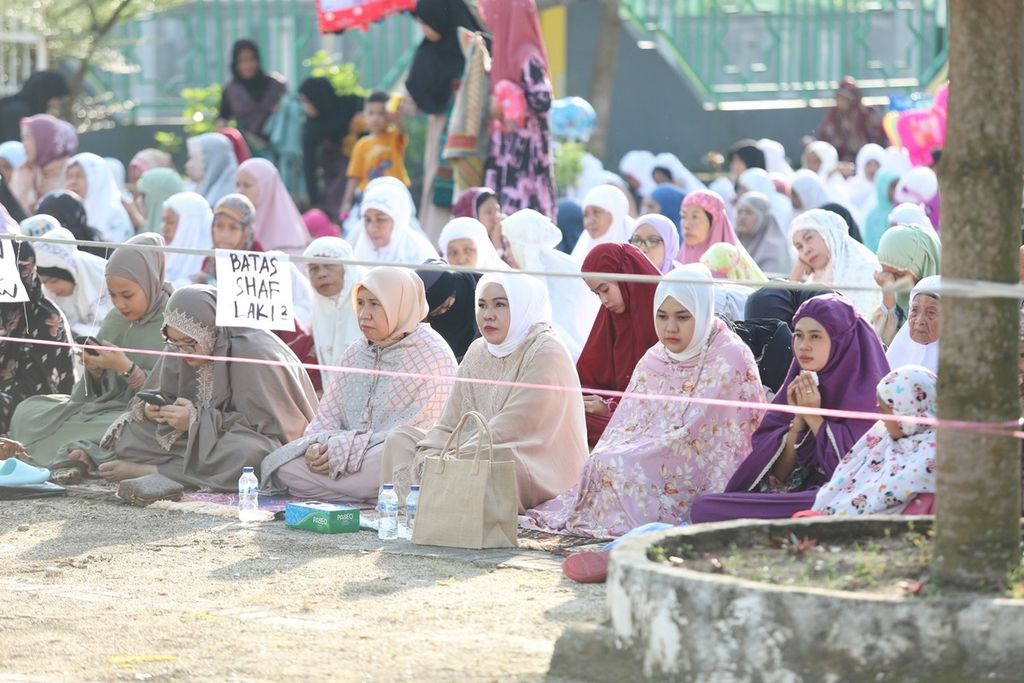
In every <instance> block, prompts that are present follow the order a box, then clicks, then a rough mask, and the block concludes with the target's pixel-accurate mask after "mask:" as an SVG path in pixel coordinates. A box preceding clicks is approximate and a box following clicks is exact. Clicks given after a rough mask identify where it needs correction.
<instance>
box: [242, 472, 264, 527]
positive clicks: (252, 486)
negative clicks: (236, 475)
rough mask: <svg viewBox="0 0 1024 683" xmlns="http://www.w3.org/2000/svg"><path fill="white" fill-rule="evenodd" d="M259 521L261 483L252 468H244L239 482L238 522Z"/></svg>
mask: <svg viewBox="0 0 1024 683" xmlns="http://www.w3.org/2000/svg"><path fill="white" fill-rule="evenodd" d="M259 519H260V482H259V480H258V479H257V478H256V473H255V472H253V471H252V468H251V467H243V468H242V477H241V478H240V479H239V480H238V521H240V522H258V521H259Z"/></svg>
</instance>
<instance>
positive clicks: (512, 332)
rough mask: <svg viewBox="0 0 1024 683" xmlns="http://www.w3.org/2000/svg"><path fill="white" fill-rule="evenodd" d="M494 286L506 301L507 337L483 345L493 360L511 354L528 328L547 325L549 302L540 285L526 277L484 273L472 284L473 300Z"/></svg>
mask: <svg viewBox="0 0 1024 683" xmlns="http://www.w3.org/2000/svg"><path fill="white" fill-rule="evenodd" d="M490 284H495V285H498V286H500V287H501V288H502V289H504V290H505V298H507V299H508V312H509V325H508V334H506V335H505V339H504V341H502V342H501V343H500V344H491V343H490V342H486V343H487V352H488V353H490V354H491V355H492V356H494V357H496V358H504V357H506V356H508V355H511V354H512V353H513V352H514V351H515V350H516V349H518V348H519V346H520V345H521V344H522V343H523V342H524V341H526V337H527V336H529V334H530V328H531V327H533V326H534V325H536V324H537V323H549V324H550V323H551V301H550V299H548V290H547V288H546V287H545V286H544V283H543V282H541V281H540V280H538V279H537V278H535V277H530V276H529V275H518V274H512V273H508V274H506V273H487V274H486V275H484V276H483V277H482V278H480V282H478V283H477V285H476V298H477V299H482V298H483V296H484V288H485V287H486V286H487V285H490Z"/></svg>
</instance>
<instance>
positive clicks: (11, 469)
mask: <svg viewBox="0 0 1024 683" xmlns="http://www.w3.org/2000/svg"><path fill="white" fill-rule="evenodd" d="M49 478H50V470H48V469H46V468H45V467H33V466H32V465H29V464H28V463H26V462H22V461H21V460H18V459H17V458H7V459H6V460H3V461H0V486H30V485H33V484H42V483H43V482H45V481H46V480H47V479H49Z"/></svg>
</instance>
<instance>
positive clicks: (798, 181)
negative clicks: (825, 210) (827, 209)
mask: <svg viewBox="0 0 1024 683" xmlns="http://www.w3.org/2000/svg"><path fill="white" fill-rule="evenodd" d="M791 187H792V191H793V192H794V193H795V194H796V196H797V197H799V198H800V206H801V207H802V208H800V209H798V210H796V212H797V215H800V214H802V213H804V212H806V211H810V210H811V209H818V208H821V207H822V206H825V205H826V204H828V203H829V202H831V201H832V198H831V197H830V196H829V193H828V188H827V187H826V186H825V181H823V180H822V179H821V177H820V176H818V174H817V173H815V172H814V171H812V170H810V169H807V168H801V169H800V170H799V171H797V172H796V173H795V174H793V182H792V183H791Z"/></svg>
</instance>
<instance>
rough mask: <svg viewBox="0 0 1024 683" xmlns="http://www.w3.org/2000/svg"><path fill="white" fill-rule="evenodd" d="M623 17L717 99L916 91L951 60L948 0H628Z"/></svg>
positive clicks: (709, 97)
mask: <svg viewBox="0 0 1024 683" xmlns="http://www.w3.org/2000/svg"><path fill="white" fill-rule="evenodd" d="M622 11H623V15H624V16H625V17H626V19H627V20H629V21H630V23H631V24H632V27H633V29H634V32H635V33H636V34H637V36H638V37H639V38H640V39H641V40H646V41H647V43H648V47H658V48H659V49H661V50H662V51H663V52H664V53H665V54H666V55H667V56H668V57H669V58H670V59H671V60H673V61H675V62H676V64H677V66H678V67H679V68H680V69H682V70H683V72H684V73H685V74H686V75H687V76H688V77H689V78H690V79H691V80H692V81H693V83H694V85H695V87H696V88H697V89H698V90H699V91H700V92H701V94H702V95H703V96H704V98H705V101H706V102H707V103H708V104H709V105H712V106H714V105H724V104H726V103H730V102H744V101H746V102H749V101H752V100H768V101H775V102H780V101H784V100H803V101H809V100H812V99H815V98H820V97H828V96H830V95H831V92H832V91H833V90H834V88H835V86H836V85H837V83H838V81H839V80H840V79H841V78H842V77H843V76H846V75H850V76H853V77H855V78H857V80H858V82H859V83H860V84H861V86H862V88H863V89H864V90H865V91H866V92H867V93H868V94H884V93H888V92H892V91H894V90H896V91H912V90H915V89H920V88H922V87H924V86H925V85H927V84H928V83H929V82H930V81H931V80H932V79H933V78H935V76H936V75H937V74H938V73H939V72H940V71H941V69H942V68H943V66H944V65H945V63H946V47H947V46H946V30H945V2H944V0H623V1H622Z"/></svg>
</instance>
